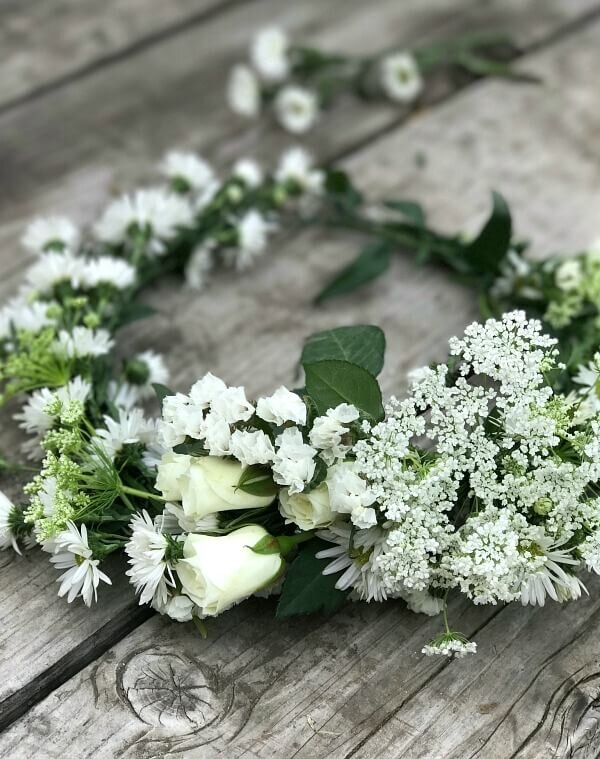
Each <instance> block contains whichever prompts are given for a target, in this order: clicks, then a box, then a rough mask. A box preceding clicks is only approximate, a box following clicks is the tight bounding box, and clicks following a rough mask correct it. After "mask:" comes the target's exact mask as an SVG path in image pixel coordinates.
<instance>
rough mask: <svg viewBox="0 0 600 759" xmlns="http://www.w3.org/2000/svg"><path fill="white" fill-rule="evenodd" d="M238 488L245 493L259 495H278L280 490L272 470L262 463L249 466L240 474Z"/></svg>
mask: <svg viewBox="0 0 600 759" xmlns="http://www.w3.org/2000/svg"><path fill="white" fill-rule="evenodd" d="M237 488H238V490H242V491H243V492H244V493H248V494H249V495H256V496H259V497H266V496H271V495H276V494H277V493H278V492H279V489H278V487H277V485H275V483H274V482H273V477H272V475H271V470H270V469H269V467H268V466H263V465H262V464H252V465H251V466H247V467H246V468H245V469H244V471H243V472H242V474H241V476H240V480H239V482H238V484H237Z"/></svg>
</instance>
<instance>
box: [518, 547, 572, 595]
mask: <svg viewBox="0 0 600 759" xmlns="http://www.w3.org/2000/svg"><path fill="white" fill-rule="evenodd" d="M561 545H564V541H561V542H558V543H556V542H554V541H553V539H552V538H551V537H547V536H539V537H536V540H535V543H533V542H532V543H531V544H530V545H528V546H526V547H525V548H524V549H522V550H521V552H522V555H523V556H524V557H525V558H526V559H527V560H528V563H530V565H531V567H532V570H531V571H530V572H528V571H527V568H526V569H525V574H524V577H523V580H522V585H521V603H522V604H523V606H526V605H527V604H531V605H532V606H543V605H544V603H545V601H546V596H547V595H548V596H550V598H552V599H553V600H554V601H559V600H561V599H564V598H565V594H566V595H567V596H568V597H572V594H573V590H574V581H575V583H576V584H577V585H582V584H581V583H580V581H579V580H577V578H574V577H573V575H569V574H567V573H566V572H565V571H564V569H563V568H562V567H561V566H560V565H561V564H566V565H568V566H577V565H578V564H579V562H578V561H577V559H574V558H573V556H572V555H571V552H570V550H560V547H561ZM582 587H583V586H582ZM559 593H560V598H559ZM580 594H581V591H580V592H579V595H580Z"/></svg>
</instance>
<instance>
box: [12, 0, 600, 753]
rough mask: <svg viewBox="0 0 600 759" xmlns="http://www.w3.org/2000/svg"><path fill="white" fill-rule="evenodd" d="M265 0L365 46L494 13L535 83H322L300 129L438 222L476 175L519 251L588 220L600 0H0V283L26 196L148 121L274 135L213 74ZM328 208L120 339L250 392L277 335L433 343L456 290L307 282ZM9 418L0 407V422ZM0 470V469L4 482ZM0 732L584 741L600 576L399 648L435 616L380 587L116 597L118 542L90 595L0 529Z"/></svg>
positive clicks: (192, 133)
mask: <svg viewBox="0 0 600 759" xmlns="http://www.w3.org/2000/svg"><path fill="white" fill-rule="evenodd" d="M273 21H277V22H278V23H280V24H282V25H284V26H285V27H286V28H288V29H289V30H290V32H291V33H292V34H293V35H295V36H296V37H297V38H298V39H305V40H311V41H314V42H316V43H320V44H322V45H324V46H328V47H330V48H332V49H335V48H339V49H346V50H356V51H370V50H374V49H377V48H383V47H386V46H389V45H392V44H394V43H397V44H399V45H404V44H416V43H419V42H424V41H426V40H433V39H441V38H448V37H450V36H452V35H454V34H458V33H460V32H463V31H475V30H480V29H490V28H491V29H495V30H498V31H502V30H503V31H507V32H509V33H510V34H512V35H513V37H514V38H515V40H516V41H517V43H518V45H519V48H520V50H521V55H520V60H519V64H518V65H520V66H522V67H524V68H526V69H527V70H529V71H533V72H536V73H538V74H539V75H540V76H542V77H543V78H544V82H545V83H544V86H543V87H531V86H519V85H511V84H508V83H505V82H498V81H478V82H474V83H472V84H470V85H468V86H466V87H464V88H462V89H461V90H460V91H453V88H452V87H451V85H450V84H449V82H447V81H445V80H444V79H443V78H438V79H436V81H435V84H434V86H433V88H432V90H430V91H429V93H428V96H427V99H426V103H425V104H424V106H423V107H422V108H421V109H420V110H419V111H418V112H417V113H413V114H411V115H410V117H409V118H408V119H407V118H405V114H404V113H402V112H401V111H399V110H398V109H396V108H392V107H387V106H380V107H379V106H378V107H371V108H368V109H367V108H361V107H357V105H356V104H355V103H353V102H350V101H348V102H344V103H342V104H340V105H339V107H337V108H336V109H335V111H333V112H332V113H330V114H328V115H327V117H326V118H325V119H323V121H322V122H321V124H320V125H319V127H318V128H317V129H316V130H315V131H314V132H313V133H311V135H310V137H309V139H308V144H309V146H310V147H311V148H312V149H313V150H314V152H315V153H316V154H317V155H318V157H319V158H320V159H323V160H325V159H327V160H333V159H336V160H338V161H340V162H341V163H343V164H344V165H345V166H346V167H347V168H348V169H349V170H350V171H352V173H353V175H354V177H355V178H356V180H357V181H358V182H359V183H360V185H362V186H363V187H364V188H365V189H366V190H367V191H369V192H370V193H371V194H372V196H373V197H377V196H385V195H389V194H390V193H396V194H398V195H404V196H406V197H412V198H415V199H418V200H420V201H422V202H423V203H424V204H425V206H426V207H427V209H428V211H429V213H430V215H431V219H432V221H433V222H435V223H436V224H437V225H439V226H440V227H442V228H444V229H447V230H448V231H454V230H458V229H460V228H465V229H467V230H469V229H473V228H475V227H476V225H477V224H479V223H480V222H481V220H482V218H483V217H484V215H485V213H486V211H487V210H488V207H489V203H490V198H489V191H490V190H491V188H497V189H498V190H500V191H501V192H503V193H504V194H505V195H506V196H507V198H508V199H509V201H510V202H511V204H512V205H513V206H514V208H515V211H516V223H517V231H518V233H519V234H521V235H523V236H525V237H528V238H530V239H531V240H532V241H533V243H534V250H535V251H536V253H537V254H540V255H547V254H549V253H552V252H555V251H558V250H562V249H566V250H571V249H572V250H574V249H577V248H578V247H582V246H584V245H586V244H587V243H588V242H589V241H590V240H591V239H592V238H594V237H595V236H596V235H598V234H600V218H599V208H600V203H599V201H600V192H599V191H600V86H599V84H598V82H599V79H598V71H599V70H600V0H477V2H475V1H474V0H471V2H469V1H468V0H403V2H398V0H378V2H370V3H364V2H362V1H361V0H327V2H323V0H310V1H309V0H296V1H292V0H288V1H287V2H285V1H284V0H278V1H277V0H244V1H242V0H220V1H219V0H170V1H169V2H161V1H160V0H104V2H102V3H99V2H95V1H94V0H29V2H22V1H19V0H4V2H3V3H1V4H0V51H1V56H2V57H1V60H2V66H0V159H1V164H0V165H1V171H2V173H1V179H2V181H1V182H0V300H3V299H5V298H6V297H8V296H9V295H10V294H11V293H13V292H14V291H15V289H16V288H17V287H18V285H19V282H20V279H21V276H22V270H23V268H24V267H25V266H26V265H27V264H28V263H29V260H28V256H27V255H26V254H24V253H23V252H22V251H21V250H20V249H19V246H18V238H19V235H20V233H21V231H22V228H23V226H24V224H25V223H26V221H27V220H28V219H29V218H30V217H31V216H33V215H36V214H43V213H48V212H65V213H68V214H70V215H71V216H72V217H73V218H74V219H75V220H77V221H81V222H86V221H89V220H91V219H93V218H94V216H95V215H96V214H97V213H98V212H99V211H100V210H101V209H102V207H103V206H104V204H105V203H106V202H107V200H108V198H109V197H110V195H111V194H112V193H113V192H114V191H116V190H121V189H128V188H132V187H134V186H136V184H138V183H140V182H144V181H151V180H152V178H153V174H152V166H153V164H154V163H155V162H156V161H157V160H158V159H159V158H160V156H161V155H162V153H163V152H164V151H165V150H166V149H168V148H170V147H174V146H180V147H183V148H194V149H198V150H200V151H201V152H202V153H203V154H204V155H205V156H206V157H207V158H209V159H210V160H211V161H213V162H214V163H215V165H216V166H225V165H227V164H228V163H229V162H230V161H231V160H232V159H234V158H236V157H238V156H240V155H242V154H254V155H256V156H258V157H260V158H262V159H264V160H266V161H270V162H271V163H274V162H275V161H276V158H277V155H278V152H279V150H280V149H281V148H282V147H283V146H285V145H286V144H288V143H289V139H288V138H286V136H285V135H283V134H282V133H281V132H277V131H275V130H273V129H271V128H270V127H269V126H268V125H266V124H265V123H261V124H256V125H254V124H251V125H250V126H248V125H247V124H245V123H240V122H238V121H237V120H236V119H235V118H232V116H231V115H230V114H229V113H228V112H227V109H226V107H225V104H224V100H223V91H224V83H225V79H226V75H227V71H228V69H229V67H230V66H231V64H232V63H233V62H234V61H236V60H238V59H239V58H240V57H242V56H243V55H244V54H245V48H246V46H247V44H248V41H249V38H250V35H251V33H252V32H253V31H255V30H256V29H259V28H260V27H261V26H263V25H264V24H266V23H269V22H273ZM358 244H359V241H358V240H357V239H356V238H354V237H353V236H351V235H347V236H344V235H343V234H335V235H324V234H323V233H317V232H308V233H302V234H299V235H298V234H296V235H291V234H285V232H284V233H283V234H282V236H281V238H280V240H279V242H278V244H277V245H276V246H275V249H274V250H273V251H272V252H271V253H270V254H269V256H267V257H266V259H265V260H264V262H263V263H262V264H261V265H260V266H259V267H258V268H256V269H255V270H253V271H252V272H249V273H247V274H244V275H243V276H235V275H225V276H220V277H218V278H217V280H216V281H215V282H214V284H213V286H212V287H211V289H210V290H209V291H207V292H206V293H203V294H201V295H196V294H190V293H188V292H185V291H183V290H182V288H181V287H179V286H178V285H177V284H176V283H173V282H165V283H161V284H160V285H158V286H156V288H155V289H154V291H153V292H151V293H149V294H148V298H149V300H150V301H151V302H152V303H153V304H154V305H155V306H156V308H157V311H158V313H157V315H156V316H155V317H153V318H152V319H151V320H149V321H148V322H146V323H144V324H141V325H138V326H137V327H136V328H135V329H131V330H130V331H129V332H128V333H127V335H124V339H123V341H122V343H121V345H122V350H123V351H124V352H127V351H128V350H133V349H144V348H148V347H154V348H157V349H160V350H163V351H164V352H165V353H166V354H167V358H168V362H169V364H170V367H171V369H172V372H173V381H172V383H171V384H172V385H173V386H175V387H177V388H178V389H186V388H187V386H188V385H189V384H190V383H191V382H192V380H193V379H194V378H196V377H197V376H198V375H199V374H201V373H203V372H205V371H207V370H209V369H210V370H212V371H214V372H215V373H217V374H220V375H222V376H223V377H224V378H225V379H226V380H227V381H229V382H232V383H243V384H245V385H246V386H247V388H248V391H249V392H250V393H251V394H255V393H258V392H267V391H270V390H272V389H274V388H275V387H276V386H277V385H278V384H280V383H283V382H286V383H290V382H292V380H293V373H294V367H295V363H296V361H297V358H298V356H299V351H300V347H301V344H302V341H303V338H304V337H305V336H306V335H308V334H310V333H311V332H314V331H316V330H319V329H323V328H327V327H331V326H335V325H340V324H351V323H364V322H370V323H374V324H378V325H380V326H381V327H383V328H384V329H385V331H386V334H387V336H388V346H389V348H388V356H387V363H386V369H385V372H384V375H383V384H384V389H385V391H386V392H392V391H396V392H398V391H400V390H401V388H402V376H403V374H404V372H405V371H406V369H407V368H409V367H412V366H414V365H417V364H420V363H423V362H427V361H430V360H432V359H435V358H436V357H442V356H443V355H444V352H445V349H444V346H445V341H446V340H447V338H448V337H449V336H450V335H451V334H453V333H455V332H457V331H460V330H461V329H462V327H463V326H464V325H465V324H466V323H467V321H469V320H471V319H472V318H474V317H475V316H476V313H477V312H476V305H475V303H474V301H473V298H472V295H471V293H469V292H467V291H465V290H463V289H462V288H460V287H458V286H457V285H456V284H453V283H452V282H450V281H449V280H448V278H447V277H445V276H443V275H441V274H439V273H437V272H433V271H425V270H423V269H418V268H416V267H415V266H414V265H413V264H412V263H410V262H409V261H408V260H404V259H402V258H398V260H397V261H396V262H395V263H394V266H393V268H392V270H391V273H390V274H389V276H387V277H386V278H385V280H382V281H380V282H378V283H377V284H375V285H374V286H372V287H371V288H369V289H367V290H366V291H363V292H362V293H361V294H360V295H357V296H355V297H347V298H345V299H342V300H339V301H336V302H332V303H331V304H330V305H327V306H326V307H323V308H321V309H318V310H315V309H313V308H311V306H310V302H311V299H312V297H313V296H314V295H315V294H316V292H317V291H318V289H319V287H320V286H321V285H322V283H323V282H324V280H325V278H326V277H327V276H329V275H330V274H331V273H332V272H333V271H335V270H336V269H337V268H338V267H339V266H340V265H341V264H343V263H344V262H346V261H348V260H350V258H351V257H352V256H353V255H354V253H355V251H356V248H357V245H358ZM17 442H18V438H17V437H16V435H15V432H14V429H13V425H12V423H11V421H10V416H9V414H8V413H7V412H6V411H5V412H4V413H3V414H2V415H1V416H0V448H1V449H2V450H5V451H11V450H14V448H15V446H16V444H17ZM0 487H3V488H8V489H10V487H11V483H6V482H5V483H2V484H0ZM0 567H2V569H1V575H0V577H1V582H0V729H1V730H2V732H0V756H1V757H6V758H7V759H8V758H9V757H10V759H21V758H25V757H32V758H35V759H50V758H52V757H61V759H80V757H94V758H95V759H112V758H113V757H117V756H118V757H127V758H128V759H134V758H135V759H142V758H143V759H146V758H148V759H149V758H150V757H154V758H156V759H158V758H160V757H169V758H174V757H193V758H199V759H204V758H205V757H206V759H213V757H217V756H222V757H226V759H230V758H231V759H242V757H243V759H259V757H260V758H263V757H264V759H267V758H269V757H286V759H287V758H288V757H289V758H290V759H291V758H292V757H294V759H321V758H323V759H324V758H325V757H327V758H329V757H331V759H350V757H355V758H356V759H373V758H375V757H378V758H379V757H384V758H385V759H388V758H389V759H400V758H402V759H406V758H408V759H413V758H415V759H416V758H417V757H419V758H427V759H442V758H443V759H446V757H452V759H469V758H474V757H478V759H508V758H509V757H519V758H520V759H525V758H527V759H533V758H534V757H543V758H546V757H548V758H549V757H557V758H558V757H577V758H578V759H584V758H586V759H587V758H588V757H596V756H599V755H600V734H599V732H598V725H599V718H600V668H599V666H598V657H599V656H600V636H599V635H598V623H599V621H600V595H599V594H598V591H599V590H600V585H599V584H598V583H596V584H595V583H594V582H590V584H589V587H590V597H589V598H588V599H586V600H585V601H582V602H580V603H576V604H573V605H571V606H568V607H557V606H555V605H551V606H549V607H546V608H542V609H522V608H519V607H516V606H515V607H510V608H492V607H486V608H474V607H470V606H468V605H465V604H460V603H457V604H456V606H455V608H454V609H453V618H454V619H456V620H457V621H458V623H459V625H460V629H461V630H463V631H464V632H465V633H467V634H474V635H475V636H476V639H477V641H478V644H479V653H478V655H477V656H476V657H471V658H469V659H466V660H462V661H455V662H448V661H446V660H440V659H437V658H435V659H428V658H424V657H423V656H422V655H421V654H420V649H421V647H422V645H423V644H424V643H425V642H427V641H428V639H429V638H430V637H431V636H432V634H433V633H434V632H435V631H436V630H437V624H438V623H437V622H436V620H431V619H429V618H427V617H423V616H417V615H412V614H409V613H407V612H406V611H405V609H404V608H403V607H402V604H400V603H387V604H385V605H383V604H382V605H373V604H371V605H366V604H362V605H352V606H351V607H349V608H347V609H345V610H343V611H342V612H340V613H338V614H336V615H335V616H334V617H333V618H332V619H323V618H317V617H315V618H305V619H300V620H294V621H290V622H287V623H276V622H275V621H274V620H273V604H272V603H271V602H269V601H260V600H256V601H251V602H249V603H246V604H244V605H242V606H241V607H238V608H236V609H235V610H233V611H231V612H229V613H227V614H225V615H224V616H223V617H221V618H219V619H217V620H215V621H214V622H212V621H211V622H210V624H209V629H210V637H209V639H208V640H206V641H203V640H201V639H200V638H199V637H198V635H197V633H196V632H195V630H194V628H193V627H192V626H191V625H177V624H170V623H168V622H166V621H163V620H162V619H160V618H158V617H156V616H151V615H150V614H149V613H148V612H147V611H146V610H145V609H140V608H139V607H138V606H137V605H136V603H135V600H134V599H133V598H132V596H131V594H130V593H129V592H127V590H126V588H125V583H124V582H123V580H122V579H119V577H120V575H119V571H120V568H119V566H117V565H115V566H114V567H113V572H112V574H113V577H114V578H115V583H114V587H113V588H112V589H109V590H104V589H103V593H102V602H101V603H100V604H99V605H98V606H97V607H95V608H94V609H93V610H92V611H88V610H86V609H85V608H84V607H83V605H81V604H78V603H76V604H73V605H71V606H69V605H67V604H66V603H64V602H62V601H59V600H58V599H57V598H56V589H57V586H56V573H55V572H54V570H53V569H51V568H50V567H49V565H48V562H47V559H46V558H45V557H43V556H40V555H39V553H37V552H35V551H34V552H30V553H29V554H28V555H26V556H24V557H22V558H21V557H18V556H15V555H13V554H12V553H9V552H6V553H4V554H2V555H0Z"/></svg>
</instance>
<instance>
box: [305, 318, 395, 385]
mask: <svg viewBox="0 0 600 759" xmlns="http://www.w3.org/2000/svg"><path fill="white" fill-rule="evenodd" d="M384 354H385V335H384V334H383V331H382V330H381V329H379V327H375V326H373V325H372V324H357V325H355V326H352V327H336V328H335V329H328V330H325V331H324V332H317V333H316V334H315V335H311V336H310V337H309V338H308V339H307V340H306V342H305V343H304V348H303V349H302V358H301V359H300V363H301V364H302V365H303V366H306V365H307V364H314V363H316V362H317V361H329V360H331V359H337V360H339V361H348V362H349V363H350V364H356V365H357V366H362V368H363V369H366V370H367V371H368V372H369V373H370V374H372V375H373V376H375V377H376V376H377V375H378V374H379V372H380V371H381V370H382V368H383V359H384Z"/></svg>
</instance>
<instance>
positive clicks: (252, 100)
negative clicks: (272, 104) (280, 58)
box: [227, 64, 261, 118]
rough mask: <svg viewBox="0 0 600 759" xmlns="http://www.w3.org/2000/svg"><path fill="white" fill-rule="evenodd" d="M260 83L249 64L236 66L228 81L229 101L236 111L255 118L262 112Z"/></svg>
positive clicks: (241, 114) (232, 108)
mask: <svg viewBox="0 0 600 759" xmlns="http://www.w3.org/2000/svg"><path fill="white" fill-rule="evenodd" d="M260 100H261V96H260V84H259V82H258V79H257V78H256V75H255V74H254V72H253V71H252V69H251V68H250V67H249V66H244V65H243V64H239V65H237V66H234V67H233V69H232V70H231V74H230V75H229V81H228V83H227V102H228V103H229V107H230V108H231V110H232V111H234V113H237V114H239V115H240V116H245V117H246V118H255V117H256V116H258V114H259V113H260V106H261V102H260Z"/></svg>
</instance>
